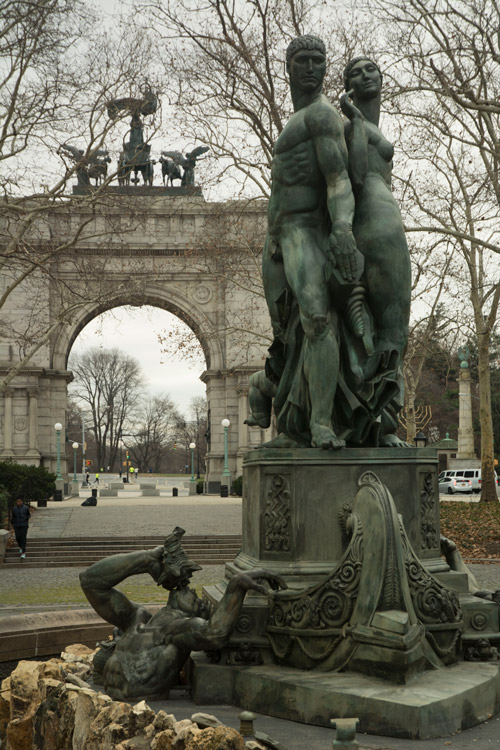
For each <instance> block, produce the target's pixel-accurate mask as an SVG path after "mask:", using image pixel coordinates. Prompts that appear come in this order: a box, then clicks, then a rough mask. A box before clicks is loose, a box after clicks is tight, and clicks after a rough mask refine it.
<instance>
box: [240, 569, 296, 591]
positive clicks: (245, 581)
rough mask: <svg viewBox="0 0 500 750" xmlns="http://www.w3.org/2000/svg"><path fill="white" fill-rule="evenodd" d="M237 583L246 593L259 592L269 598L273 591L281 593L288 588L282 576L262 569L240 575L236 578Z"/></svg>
mask: <svg viewBox="0 0 500 750" xmlns="http://www.w3.org/2000/svg"><path fill="white" fill-rule="evenodd" d="M236 583H237V584H238V586H239V587H240V588H242V589H244V590H245V591H257V592H258V593H259V594H265V595H266V596H269V594H271V591H279V590H280V589H287V588H288V586H287V585H286V583H285V581H284V580H283V578H282V577H281V576H278V575H276V574H275V573H271V571H270V570H263V569H262V568H257V569H256V570H249V571H248V572H247V573H240V574H239V575H238V576H237V577H236ZM265 584H267V586H266V585H265ZM269 589H271V591H270V590H269Z"/></svg>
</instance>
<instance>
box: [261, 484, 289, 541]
mask: <svg viewBox="0 0 500 750" xmlns="http://www.w3.org/2000/svg"><path fill="white" fill-rule="evenodd" d="M290 498H291V494H290V486H289V480H288V478H286V477H284V476H281V475H279V474H274V475H273V476H272V479H271V487H270V488H269V489H268V491H267V499H266V509H265V524H264V529H265V530H264V535H265V548H266V550H268V551H269V552H289V551H290Z"/></svg>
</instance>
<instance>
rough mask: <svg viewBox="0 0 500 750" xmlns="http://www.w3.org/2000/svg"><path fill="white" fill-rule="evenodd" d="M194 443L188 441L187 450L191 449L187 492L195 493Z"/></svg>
mask: <svg viewBox="0 0 500 750" xmlns="http://www.w3.org/2000/svg"><path fill="white" fill-rule="evenodd" d="M195 448H196V443H189V450H190V451H191V480H190V482H189V494H190V495H196V480H195V478H194V449H195Z"/></svg>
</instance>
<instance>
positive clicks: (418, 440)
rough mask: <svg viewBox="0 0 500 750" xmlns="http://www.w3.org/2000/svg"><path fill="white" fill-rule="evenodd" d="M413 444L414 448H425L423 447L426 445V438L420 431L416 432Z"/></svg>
mask: <svg viewBox="0 0 500 750" xmlns="http://www.w3.org/2000/svg"><path fill="white" fill-rule="evenodd" d="M414 442H415V447H416V448H425V446H426V445H427V436H426V435H424V433H423V432H422V430H420V432H417V434H416V435H415V440H414Z"/></svg>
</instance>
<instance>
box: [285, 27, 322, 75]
mask: <svg viewBox="0 0 500 750" xmlns="http://www.w3.org/2000/svg"><path fill="white" fill-rule="evenodd" d="M304 49H305V50H319V52H321V54H322V55H323V57H326V47H325V43H324V42H323V40H322V39H320V38H319V36H313V35H312V34H304V36H296V37H295V39H292V41H291V42H290V44H289V45H288V47H287V48H286V67H287V70H289V68H290V60H291V59H292V57H293V56H294V55H295V54H296V53H297V52H299V50H304Z"/></svg>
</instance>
